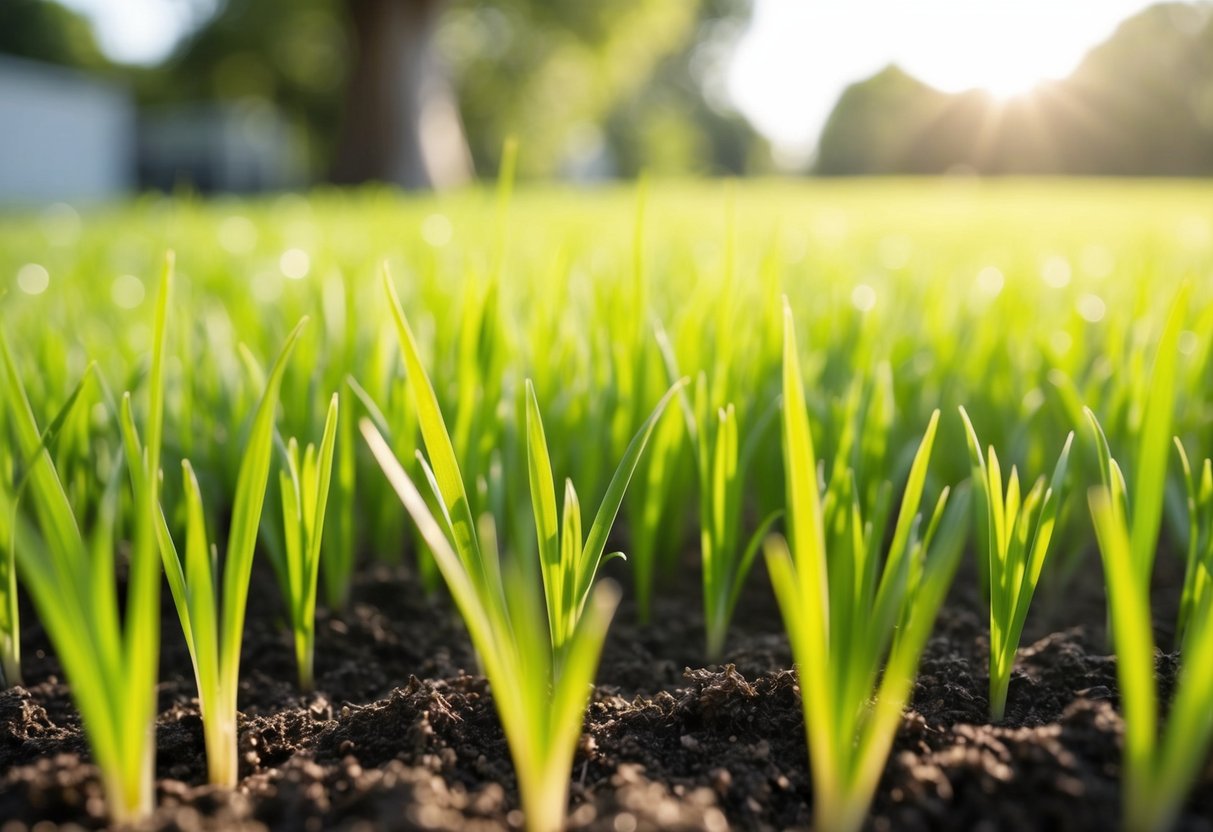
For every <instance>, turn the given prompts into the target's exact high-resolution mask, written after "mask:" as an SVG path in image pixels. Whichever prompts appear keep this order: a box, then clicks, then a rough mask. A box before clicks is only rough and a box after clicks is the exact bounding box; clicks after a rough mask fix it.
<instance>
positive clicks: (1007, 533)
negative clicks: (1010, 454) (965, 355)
mask: <svg viewBox="0 0 1213 832" xmlns="http://www.w3.org/2000/svg"><path fill="white" fill-rule="evenodd" d="M960 416H961V418H962V419H963V420H964V425H965V434H966V436H967V437H968V442H969V455H970V457H971V458H972V460H973V481H974V482H976V483H977V495H978V498H977V500H976V501H975V502H976V505H977V511H978V513H979V519H978V522H979V527H980V528H981V529H982V530H983V531H984V533H985V537H986V550H987V553H988V555H987V561H986V563H987V569H986V573H985V574H986V575H987V576H988V578H989V585H988V588H989V596H990V718H991V719H993V720H995V721H997V720H1000V719H1002V717H1003V713H1004V712H1005V710H1006V705H1007V687H1008V685H1009V684H1010V681H1011V670H1012V669H1013V668H1014V666H1015V651H1016V650H1017V649H1019V639H1020V636H1021V635H1022V634H1023V625H1024V623H1025V622H1026V621H1027V618H1028V607H1029V606H1031V604H1032V596H1033V595H1034V594H1035V593H1036V585H1037V584H1038V583H1039V582H1040V576H1041V573H1042V572H1043V570H1044V567H1045V559H1046V558H1047V557H1048V556H1049V551H1050V549H1049V545H1050V544H1051V543H1052V541H1053V530H1054V528H1055V527H1056V524H1057V517H1058V514H1059V513H1060V511H1061V505H1062V502H1063V501H1064V491H1063V487H1064V485H1065V480H1066V471H1067V468H1068V466H1069V461H1070V445H1071V444H1072V443H1073V441H1074V433H1073V432H1071V433H1070V434H1069V436H1067V437H1066V442H1065V444H1064V445H1063V446H1062V449H1061V455H1060V456H1059V457H1058V459H1057V465H1056V467H1054V469H1053V476H1052V478H1051V479H1050V480H1049V481H1048V485H1047V487H1046V484H1045V478H1044V477H1043V476H1041V477H1040V478H1038V479H1037V480H1036V483H1035V484H1034V485H1033V486H1032V488H1031V490H1030V491H1028V493H1027V495H1025V496H1021V494H1020V487H1019V473H1018V471H1017V470H1016V468H1015V467H1014V466H1012V467H1011V473H1010V476H1009V478H1008V480H1007V482H1006V488H1005V493H1004V487H1003V480H1002V468H1001V467H1000V465H999V462H998V454H997V453H995V451H994V446H993V445H990V446H989V449H988V452H987V454H986V455H985V456H984V457H983V455H982V452H981V442H980V440H979V439H978V438H977V431H976V430H974V428H973V423H972V422H971V421H970V420H969V414H968V413H966V412H965V409H964V408H963V407H962V408H960Z"/></svg>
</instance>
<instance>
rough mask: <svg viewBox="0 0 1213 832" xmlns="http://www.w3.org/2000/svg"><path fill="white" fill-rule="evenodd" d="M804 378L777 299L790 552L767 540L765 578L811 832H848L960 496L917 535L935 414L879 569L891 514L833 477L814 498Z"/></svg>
mask: <svg viewBox="0 0 1213 832" xmlns="http://www.w3.org/2000/svg"><path fill="white" fill-rule="evenodd" d="M801 378H802V377H801V372H800V361H799V357H798V354H797V347H796V333H795V330H794V328H793V323H792V312H791V308H790V307H789V306H788V305H787V303H786V301H785V307H784V354H783V442H784V466H785V471H786V478H787V482H786V487H787V515H788V516H787V522H788V532H789V537H790V543H789V541H785V540H784V539H783V538H782V537H778V536H773V537H771V538H768V540H767V543H766V561H767V570H768V572H769V574H770V577H771V584H772V586H773V587H774V589H775V596H776V599H777V601H778V603H779V608H780V610H781V612H782V614H783V618H784V623H785V626H786V628H787V632H788V639H789V641H790V642H791V647H792V656H793V658H794V659H795V661H796V665H797V674H798V676H799V678H800V690H801V701H802V705H803V708H804V721H805V732H806V735H807V738H808V746H809V768H810V770H811V772H812V777H813V814H814V818H815V823H814V828H815V829H817V830H820V832H852V831H853V830H857V829H859V828H860V827H861V826H862V825H863V821H864V818H865V817H866V815H867V811H868V807H869V805H870V804H871V801H872V797H873V794H874V793H875V790H876V786H877V783H878V782H879V780H880V776H881V773H882V772H883V771H884V766H885V760H886V758H887V757H888V754H889V749H890V747H891V745H892V742H893V735H894V734H895V733H896V731H897V726H898V725H899V724H900V721H901V713H902V708H903V707H904V706H905V703H906V701H907V700H908V698H909V695H910V691H911V689H912V687H913V682H914V677H915V675H916V672H917V667H918V660H919V657H920V655H921V653H922V649H923V647H924V646H925V645H926V640H927V636H928V635H929V634H930V631H931V627H932V625H933V623H934V620H935V614H936V612H937V611H938V609H939V606H940V604H941V603H942V602H943V599H944V596H945V595H946V594H947V590H948V587H949V586H950V584H951V581H952V576H953V574H954V573H955V570H956V566H957V564H958V563H959V559H960V554H961V551H962V546H963V543H964V536H965V527H966V511H967V505H966V504H967V498H962V499H957V500H953V501H952V503H951V505H950V506H949V505H948V491H947V489H944V491H943V493H942V495H941V496H940V498H939V501H938V502H937V503H936V506H935V510H934V512H933V513H932V514H931V516H930V519H929V521H928V522H927V524H926V527H925V529H924V528H923V525H922V517H921V516H920V515H919V506H920V503H921V500H922V494H923V490H924V487H925V484H926V475H927V465H928V461H929V458H930V455H931V448H932V446H933V444H934V440H935V432H936V429H937V427H938V424H939V411H936V412H935V414H934V415H933V416H932V417H931V422H930V425H929V426H928V427H927V431H926V435H925V436H924V437H923V439H922V443H921V444H920V445H919V448H918V451H917V454H916V455H915V457H914V461H913V464H912V466H911V468H910V474H909V478H908V480H907V482H906V485H905V490H904V492H903V497H902V502H901V509H900V512H899V514H898V517H897V522H896V525H895V526H894V529H893V536H892V540H891V543H890V545H889V548H888V550H887V553H886V555H885V557H884V558H883V563H882V562H881V558H880V548H881V547H882V545H883V542H884V540H885V531H886V523H887V520H888V519H889V515H888V512H887V511H882V510H881V509H879V508H877V509H876V510H874V511H869V512H868V513H869V516H868V517H867V518H866V519H865V517H864V514H865V507H864V506H863V505H861V500H860V497H859V494H860V491H859V489H858V488H857V486H856V483H855V482H854V475H853V472H850V471H848V472H847V474H848V475H847V476H837V477H833V478H832V479H831V481H830V482H829V483H828V485H827V486H826V492H825V494H824V495H823V494H822V493H821V490H820V488H819V486H818V481H817V476H818V475H817V458H816V456H815V454H814V452H813V440H812V435H811V433H810V430H809V419H808V412H807V408H806V405H805V397H804V387H803V382H802V380H801ZM886 507H887V506H886ZM945 507H946V508H945ZM882 661H883V664H884V670H883V672H881V663H882ZM873 697H874V698H873Z"/></svg>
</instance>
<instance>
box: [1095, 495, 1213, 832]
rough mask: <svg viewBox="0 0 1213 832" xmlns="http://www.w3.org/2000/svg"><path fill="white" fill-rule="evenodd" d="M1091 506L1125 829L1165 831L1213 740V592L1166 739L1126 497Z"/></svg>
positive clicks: (1187, 647) (1194, 626) (1196, 630)
mask: <svg viewBox="0 0 1213 832" xmlns="http://www.w3.org/2000/svg"><path fill="white" fill-rule="evenodd" d="M1159 499H1161V495H1160V497H1159ZM1090 504H1091V516H1092V519H1093V520H1094V522H1095V532H1096V536H1097V537H1098V539H1099V549H1100V552H1101V553H1102V555H1103V562H1104V573H1105V575H1106V579H1107V584H1108V606H1109V609H1110V611H1111V615H1110V620H1111V627H1112V639H1113V643H1114V645H1115V648H1116V674H1117V677H1118V679H1119V681H1120V701H1121V712H1122V714H1123V715H1124V721H1125V738H1124V765H1123V770H1124V775H1123V777H1124V825H1125V829H1127V830H1129V832H1166V830H1168V829H1171V828H1172V827H1174V826H1175V822H1176V820H1177V819H1178V817H1179V813H1180V810H1182V809H1183V804H1184V800H1185V799H1186V797H1187V794H1188V792H1189V791H1190V790H1191V788H1192V786H1193V784H1194V783H1195V781H1196V778H1197V776H1198V775H1199V774H1200V772H1201V771H1202V769H1203V768H1204V765H1205V762H1206V760H1207V758H1208V753H1209V745H1210V740H1211V739H1213V709H1210V707H1209V702H1210V701H1213V593H1208V592H1206V593H1204V595H1203V596H1202V597H1200V599H1199V603H1197V604H1196V605H1194V607H1193V608H1191V609H1190V610H1189V618H1188V620H1187V633H1186V636H1185V640H1184V650H1183V653H1182V658H1181V666H1180V671H1179V681H1178V683H1177V684H1176V687H1175V692H1174V696H1173V697H1172V700H1171V710H1170V714H1169V716H1168V718H1167V723H1166V726H1165V727H1164V728H1163V729H1162V731H1161V733H1160V731H1159V724H1158V717H1159V713H1158V711H1159V708H1158V689H1157V682H1156V680H1155V677H1154V635H1153V630H1152V622H1151V617H1150V585H1149V583H1148V582H1144V581H1142V580H1141V579H1140V574H1139V566H1138V563H1137V561H1136V559H1135V557H1134V552H1133V536H1132V531H1131V528H1130V526H1129V523H1128V520H1127V519H1126V515H1125V510H1124V501H1123V495H1122V494H1113V493H1112V492H1111V491H1109V490H1108V489H1107V488H1105V487H1102V486H1101V487H1099V488H1096V489H1092V491H1091V494H1090Z"/></svg>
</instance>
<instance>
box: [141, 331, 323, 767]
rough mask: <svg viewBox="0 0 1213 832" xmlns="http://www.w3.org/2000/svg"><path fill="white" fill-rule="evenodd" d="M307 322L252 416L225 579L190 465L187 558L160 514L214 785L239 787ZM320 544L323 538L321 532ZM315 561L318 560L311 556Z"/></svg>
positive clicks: (289, 343) (185, 470)
mask: <svg viewBox="0 0 1213 832" xmlns="http://www.w3.org/2000/svg"><path fill="white" fill-rule="evenodd" d="M305 323H306V319H305V320H303V321H300V322H299V324H298V325H297V326H296V327H295V329H294V330H293V331H292V332H291V334H290V335H289V336H288V337H287V340H286V345H285V346H284V347H283V348H282V352H281V353H279V355H278V360H277V361H276V362H275V363H274V366H273V368H272V369H271V370H270V373H269V376H268V378H267V379H266V381H265V389H264V392H263V393H262V396H261V400H260V402H259V403H258V405H257V410H256V412H255V413H254V415H253V421H252V428H251V430H250V432H249V437H248V442H247V444H246V445H245V448H244V452H243V455H242V462H241V464H240V474H239V477H238V480H237V483H236V493H235V498H234V511H233V515H232V521H231V528H230V531H229V533H228V545H227V551H226V560H225V562H224V566H223V570H222V576H220V575H219V566H218V563H217V554H216V552H215V550H214V549H213V548H212V547H211V545H210V543H209V542H208V535H207V531H206V516H205V513H204V511H203V505H202V490H201V488H200V486H199V484H198V478H197V476H196V475H195V473H194V468H193V466H192V465H191V464H190V462H189V460H184V459H183V460H182V462H181V467H182V477H183V481H184V492H185V493H184V499H185V512H186V527H185V545H184V557H182V552H181V549H180V548H179V547H178V546H177V544H176V543H175V542H174V540H173V536H172V533H171V531H170V530H169V526H168V523H167V521H166V520H165V517H164V513H163V512H162V511H159V510H157V512H156V516H157V521H158V522H157V525H156V532H157V540H158V543H159V546H160V554H161V558H162V560H163V561H164V572H165V576H166V577H167V578H168V585H169V589H170V590H171V591H172V595H173V603H174V605H175V606H176V608H177V616H178V618H180V620H181V629H182V630H183V632H184V634H185V642H186V646H187V647H188V648H189V652H190V659H191V661H192V662H193V664H194V676H195V680H196V681H197V684H198V705H199V709H200V710H201V712H202V726H203V734H204V738H205V741H206V766H207V777H208V779H209V780H210V782H211V783H213V784H215V785H218V786H224V787H227V788H232V787H234V786H235V785H236V780H237V775H238V768H239V767H238V759H237V749H236V741H237V732H236V694H237V691H238V690H239V684H240V647H241V643H242V641H243V638H244V615H245V610H246V607H247V604H248V590H249V579H250V577H251V575H252V569H253V551H254V548H255V546H256V543H257V532H258V528H259V526H260V524H261V509H262V507H263V505H264V503H265V492H266V484H267V483H268V482H269V474H270V461H271V455H272V452H273V443H274V415H275V411H276V410H277V407H278V396H279V390H280V389H281V386H282V376H283V374H284V373H285V371H286V362H287V358H288V357H289V356H290V354H291V351H292V349H293V348H294V346H295V341H296V340H297V339H298V337H299V334H300V333H301V332H302V331H303V327H304V325H305ZM122 415H123V424H122V427H123V441H124V444H125V447H126V455H127V459H128V461H129V462H131V463H133V462H134V461H136V460H138V459H140V458H141V457H142V455H143V449H142V446H141V444H140V440H139V435H138V432H137V430H136V428H135V424H134V420H133V419H132V418H131V416H130V408H129V407H124V409H123V414H122ZM330 441H331V437H330ZM316 539H317V541H318V539H319V536H318V535H317V537H316ZM317 545H318V544H317ZM309 557H312V555H311V554H310V553H309ZM317 557H318V556H317Z"/></svg>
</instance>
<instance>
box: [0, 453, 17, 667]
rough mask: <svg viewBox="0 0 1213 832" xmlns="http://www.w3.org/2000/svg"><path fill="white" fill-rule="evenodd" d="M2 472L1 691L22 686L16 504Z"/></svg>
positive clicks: (0, 570) (5, 475) (0, 573)
mask: <svg viewBox="0 0 1213 832" xmlns="http://www.w3.org/2000/svg"><path fill="white" fill-rule="evenodd" d="M6 477H7V472H0V688H8V687H12V686H13V685H19V684H21V617H20V613H19V612H18V610H17V560H16V552H15V541H14V540H13V531H14V526H15V522H14V521H15V518H14V517H13V516H12V512H13V511H14V510H15V508H16V507H15V505H14V504H13V501H12V499H11V498H10V497H9V495H8V488H7V486H6V484H5V482H4V480H5V478H6Z"/></svg>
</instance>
